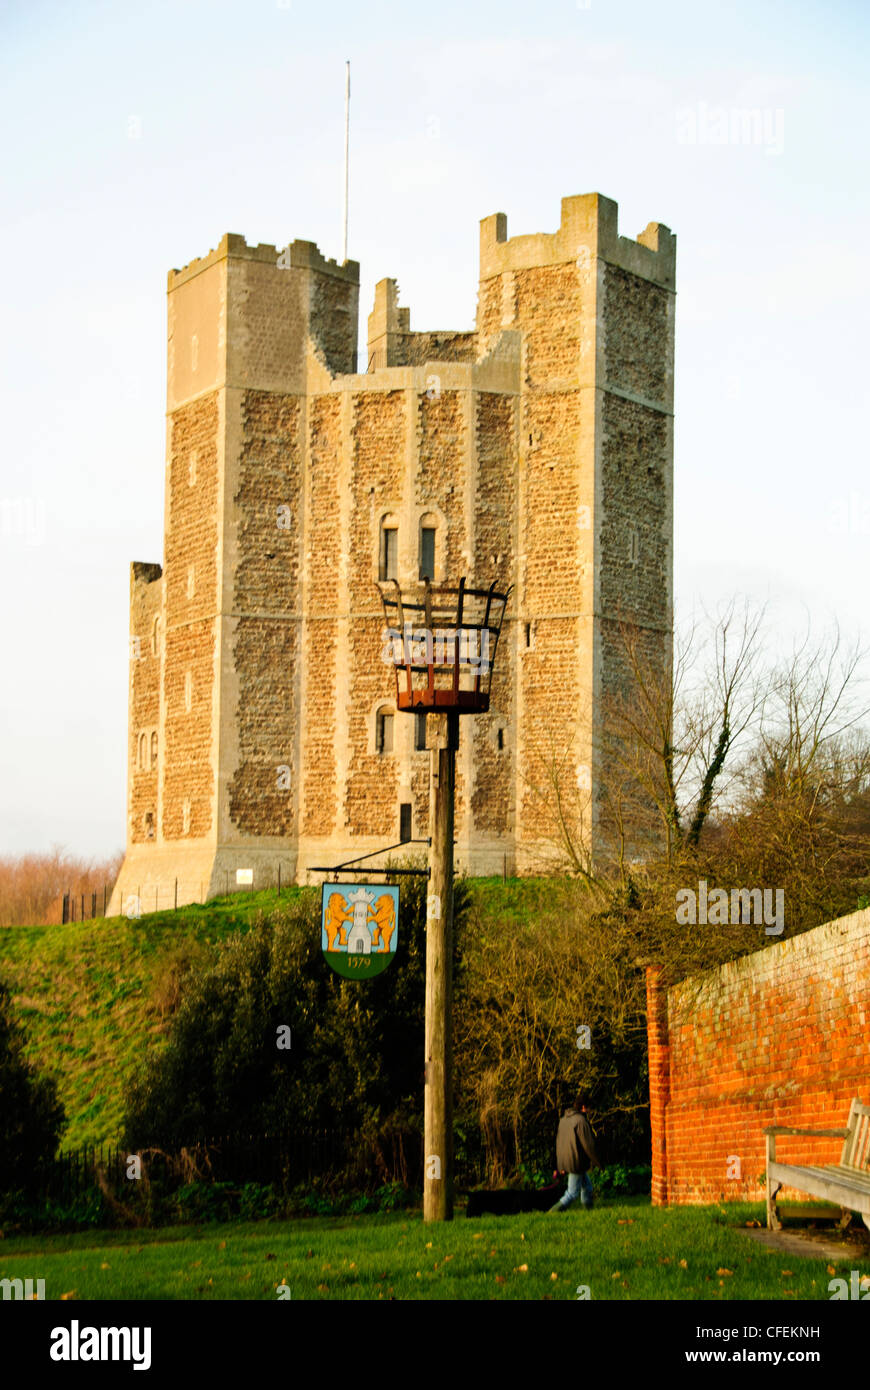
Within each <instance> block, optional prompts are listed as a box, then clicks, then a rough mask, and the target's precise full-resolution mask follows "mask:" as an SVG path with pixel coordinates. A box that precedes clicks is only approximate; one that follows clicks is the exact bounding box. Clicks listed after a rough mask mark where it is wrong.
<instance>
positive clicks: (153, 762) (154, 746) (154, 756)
mask: <svg viewBox="0 0 870 1390" xmlns="http://www.w3.org/2000/svg"><path fill="white" fill-rule="evenodd" d="M156 766H157V730H156V729H153V730H152V732H151V767H152V770H153V769H154V768H155V767H156Z"/></svg>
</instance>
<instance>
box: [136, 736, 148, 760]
mask: <svg viewBox="0 0 870 1390" xmlns="http://www.w3.org/2000/svg"><path fill="white" fill-rule="evenodd" d="M136 766H137V767H138V768H141V769H144V768H147V766H148V735H147V734H140V735H139V752H138V754H137V757H136Z"/></svg>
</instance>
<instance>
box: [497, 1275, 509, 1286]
mask: <svg viewBox="0 0 870 1390" xmlns="http://www.w3.org/2000/svg"><path fill="white" fill-rule="evenodd" d="M495 1282H496V1283H497V1284H505V1283H507V1280H506V1279H505V1277H504V1275H503V1274H497V1275H496V1276H495Z"/></svg>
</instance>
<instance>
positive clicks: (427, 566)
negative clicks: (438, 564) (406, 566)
mask: <svg viewBox="0 0 870 1390" xmlns="http://www.w3.org/2000/svg"><path fill="white" fill-rule="evenodd" d="M419 578H420V579H434V578H435V527H434V526H421V527H420V574H419Z"/></svg>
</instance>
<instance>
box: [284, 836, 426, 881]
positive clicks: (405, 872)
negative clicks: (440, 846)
mask: <svg viewBox="0 0 870 1390" xmlns="http://www.w3.org/2000/svg"><path fill="white" fill-rule="evenodd" d="M431 843H432V841H431V840H400V841H399V843H398V844H396V845H387V846H386V848H384V849H373V850H371V851H370V852H369V853H368V854H361V855H360V856H359V858H358V859H348V860H346V861H345V863H344V864H329V865H327V864H312V865H311V866H310V867H309V873H312V874H335V875H336V877H335V879H334V880H333V881H334V882H335V883H337V882H338V875H339V874H340V873H346V872H347V871H348V870H349V869H352V868H353V867H354V865H356V864H362V862H363V860H365V859H374V857H375V855H376V854H389V853H390V851H391V850H394V849H401V848H402V846H403V845H431ZM360 872H361V873H364V874H398V875H400V876H403V877H409V876H412V875H414V876H417V877H419V878H428V877H429V870H428V869H390V868H386V869H384V868H377V867H373V868H371V869H361V870H360Z"/></svg>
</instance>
